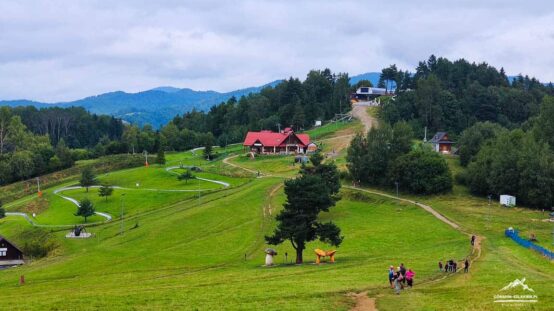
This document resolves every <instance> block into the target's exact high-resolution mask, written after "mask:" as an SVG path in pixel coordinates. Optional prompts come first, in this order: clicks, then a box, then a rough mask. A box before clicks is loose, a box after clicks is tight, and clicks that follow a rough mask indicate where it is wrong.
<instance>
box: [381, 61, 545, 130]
mask: <svg viewBox="0 0 554 311" xmlns="http://www.w3.org/2000/svg"><path fill="white" fill-rule="evenodd" d="M382 77H383V79H382V80H385V81H388V80H390V81H392V82H394V83H396V84H397V85H398V86H399V87H398V88H397V97H396V98H395V100H394V101H390V102H388V103H387V104H385V105H384V106H383V109H382V112H381V117H382V118H383V119H384V120H385V121H387V122H389V123H391V124H394V123H396V122H398V121H402V120H404V121H408V122H409V123H410V124H411V125H412V127H413V128H414V129H415V130H416V132H417V133H418V134H420V135H422V134H423V128H424V127H427V128H428V129H429V130H430V131H431V132H433V131H448V132H449V133H450V134H453V135H456V134H459V133H461V132H462V131H463V130H464V129H466V128H468V127H470V126H471V125H473V124H474V123H476V122H479V121H490V122H495V123H499V124H500V125H502V126H504V127H507V128H516V127H520V126H522V125H523V124H524V123H525V122H526V121H527V120H529V119H531V118H533V117H535V116H536V115H538V113H539V109H540V103H541V101H542V99H543V97H544V95H554V86H553V85H552V83H549V84H546V85H545V84H543V83H541V82H540V81H538V80H537V79H535V78H530V77H528V76H522V75H519V76H516V77H508V76H507V75H506V74H505V72H504V69H502V68H500V70H498V69H496V68H494V67H492V66H490V65H488V64H486V63H481V64H476V63H470V62H468V61H466V60H464V59H459V60H456V61H450V60H448V59H446V58H442V57H439V58H436V57H435V56H431V57H430V58H429V59H428V60H427V61H422V62H420V63H419V65H418V66H417V68H416V70H415V73H408V72H402V71H398V70H397V69H396V66H394V65H393V66H390V67H389V68H385V69H383V72H382ZM421 137H422V136H421Z"/></svg>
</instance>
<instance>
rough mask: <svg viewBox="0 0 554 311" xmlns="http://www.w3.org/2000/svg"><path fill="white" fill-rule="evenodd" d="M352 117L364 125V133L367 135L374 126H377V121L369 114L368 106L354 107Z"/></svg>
mask: <svg viewBox="0 0 554 311" xmlns="http://www.w3.org/2000/svg"><path fill="white" fill-rule="evenodd" d="M352 116H353V117H354V118H356V119H358V120H360V122H362V124H363V125H364V131H365V132H364V133H367V132H368V131H369V130H370V129H371V127H372V126H374V125H375V126H377V120H375V118H373V117H372V116H370V115H369V114H368V113H367V106H360V105H356V104H354V105H352Z"/></svg>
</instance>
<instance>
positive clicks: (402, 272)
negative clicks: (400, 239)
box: [400, 263, 406, 284]
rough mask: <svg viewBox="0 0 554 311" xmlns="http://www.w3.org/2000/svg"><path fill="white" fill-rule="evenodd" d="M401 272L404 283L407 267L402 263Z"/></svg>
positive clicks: (403, 282) (404, 282)
mask: <svg viewBox="0 0 554 311" xmlns="http://www.w3.org/2000/svg"><path fill="white" fill-rule="evenodd" d="M400 274H402V284H406V267H404V264H403V263H401V264H400Z"/></svg>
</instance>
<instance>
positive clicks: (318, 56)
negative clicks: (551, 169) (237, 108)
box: [0, 0, 554, 102]
mask: <svg viewBox="0 0 554 311" xmlns="http://www.w3.org/2000/svg"><path fill="white" fill-rule="evenodd" d="M232 2H235V1H207V0H201V1H185V0H181V1H178V0H173V1H172V0H168V1H162V0H157V1H152V0H144V1H142V0H135V1H123V0H117V1H113V0H112V1H108V0H105V1H78V0H68V1H56V0H51V1H25V0H17V1H11V0H2V1H0V99H21V98H25V99H32V100H40V101H48V102H54V101H66V100H74V99H78V98H82V97H85V96H89V95H95V94H99V93H103V92H108V91H114V90H123V91H127V92H137V91H142V90H147V89H150V88H153V87H157V86H175V87H180V88H182V87H189V88H192V89H198V90H207V89H213V90H217V91H229V90H233V89H238V88H244V87H248V86H254V85H260V84H264V83H267V82H270V81H273V80H275V79H280V78H286V77H289V76H294V77H300V78H302V79H304V77H305V75H306V73H307V72H308V71H309V70H310V69H322V68H325V67H329V68H331V69H332V70H333V71H335V72H339V71H340V72H348V73H349V74H350V75H355V74H359V73H364V72H369V71H380V69H381V68H383V67H385V66H388V65H389V64H393V63H395V64H397V66H398V67H399V68H402V69H410V70H413V69H414V68H415V66H416V65H417V62H418V61H419V60H424V59H427V58H428V56H429V55H430V54H435V55H437V56H446V57H448V58H452V59H455V58H461V57H463V58H466V59H468V60H470V61H476V62H481V61H486V62H488V63H489V64H491V65H493V66H496V67H501V66H503V67H504V68H505V70H506V72H507V73H508V74H518V73H520V72H521V73H524V74H529V75H531V76H536V77H537V78H539V79H540V80H541V81H554V1H550V0H545V1H532V2H527V1H508V0H502V1H483V0H480V1H457V2H456V3H455V4H454V3H451V2H454V1H438V0H437V1H411V0H408V1H373V3H371V2H370V1H340V3H339V1H323V0H319V1H276V0H273V1H236V3H232ZM485 2H486V3H485ZM443 3H448V4H447V5H444V4H443ZM530 3H533V4H532V5H531V4H530Z"/></svg>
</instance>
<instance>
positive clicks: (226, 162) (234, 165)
mask: <svg viewBox="0 0 554 311" xmlns="http://www.w3.org/2000/svg"><path fill="white" fill-rule="evenodd" d="M238 156H239V155H238V154H237V155H234V156H230V157H227V158H225V159H223V163H225V164H227V165H230V166H232V167H236V168H239V169H241V170H245V171H247V172H250V173H253V174H256V175H257V174H258V173H260V174H261V172H257V171H255V170H251V169H249V168H246V167H244V166H240V165H236V164H235V163H231V162H229V160H231V159H234V158H236V157H238Z"/></svg>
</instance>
